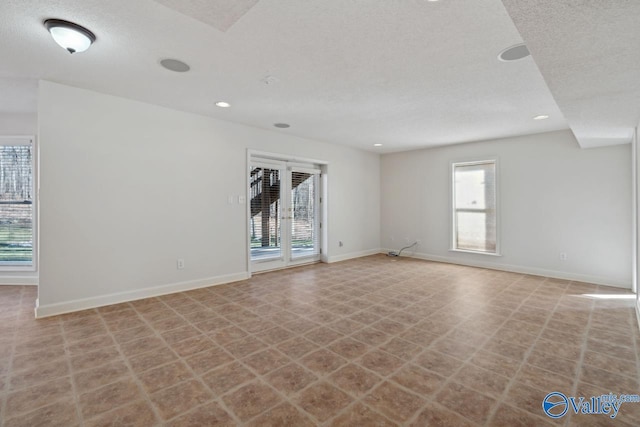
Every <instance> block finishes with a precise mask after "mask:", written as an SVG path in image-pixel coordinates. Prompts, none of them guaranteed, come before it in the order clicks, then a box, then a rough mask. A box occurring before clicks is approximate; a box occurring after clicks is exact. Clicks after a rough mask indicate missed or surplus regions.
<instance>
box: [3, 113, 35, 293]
mask: <svg viewBox="0 0 640 427" xmlns="http://www.w3.org/2000/svg"><path fill="white" fill-rule="evenodd" d="M37 131H38V119H37V115H36V113H32V114H28V113H0V136H18V135H35V134H36V133H37ZM37 283H38V272H37V271H0V285H35V284H37Z"/></svg>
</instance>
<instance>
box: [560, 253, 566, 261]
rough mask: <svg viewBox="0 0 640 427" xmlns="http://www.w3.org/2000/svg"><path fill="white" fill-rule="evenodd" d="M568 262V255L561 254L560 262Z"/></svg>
mask: <svg viewBox="0 0 640 427" xmlns="http://www.w3.org/2000/svg"><path fill="white" fill-rule="evenodd" d="M566 260H567V253H566V252H560V261H566Z"/></svg>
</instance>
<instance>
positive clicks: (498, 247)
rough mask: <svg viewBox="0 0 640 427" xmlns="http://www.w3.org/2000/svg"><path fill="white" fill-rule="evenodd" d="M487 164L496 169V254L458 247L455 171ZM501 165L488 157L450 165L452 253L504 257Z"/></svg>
mask: <svg viewBox="0 0 640 427" xmlns="http://www.w3.org/2000/svg"><path fill="white" fill-rule="evenodd" d="M486 163H493V164H494V168H495V177H494V178H495V194H496V207H495V214H496V250H495V252H484V251H474V250H470V249H458V248H457V247H456V230H457V223H456V193H455V192H456V182H455V181H456V177H455V170H456V167H457V166H473V165H482V164H486ZM499 165H500V163H499V161H498V157H495V156H494V157H486V158H483V159H481V160H466V161H452V162H451V163H450V168H449V177H450V181H449V182H450V186H451V188H450V191H449V197H450V203H449V218H450V227H449V230H450V246H449V250H450V251H451V252H462V253H469V254H479V255H488V256H502V250H501V245H500V240H501V239H500V237H501V234H502V233H501V226H500V199H501V197H500V167H499Z"/></svg>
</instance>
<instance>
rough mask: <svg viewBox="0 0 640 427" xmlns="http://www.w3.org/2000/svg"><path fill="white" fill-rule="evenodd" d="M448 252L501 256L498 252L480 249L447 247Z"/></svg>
mask: <svg viewBox="0 0 640 427" xmlns="http://www.w3.org/2000/svg"><path fill="white" fill-rule="evenodd" d="M449 252H460V253H463V254H475V255H489V256H496V257H501V256H502V254H501V253H500V252H496V253H491V252H480V251H467V250H465V249H449Z"/></svg>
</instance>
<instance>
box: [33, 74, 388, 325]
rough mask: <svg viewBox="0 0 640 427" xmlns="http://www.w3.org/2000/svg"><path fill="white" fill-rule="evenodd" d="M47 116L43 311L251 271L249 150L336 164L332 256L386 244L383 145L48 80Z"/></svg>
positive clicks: (43, 95) (42, 104)
mask: <svg viewBox="0 0 640 427" xmlns="http://www.w3.org/2000/svg"><path fill="white" fill-rule="evenodd" d="M38 121H39V142H40V165H41V166H40V182H41V187H40V242H41V245H40V289H39V308H38V315H39V316H42V315H48V314H54V313H59V312H64V311H69V310H74V309H79V308H84V307H89V306H95V305H99V304H107V303H112V302H116V301H122V300H127V299H133V298H140V297H144V296H148V295H151V294H158V293H162V292H169V291H175V290H180V289H183V288H189V287H194V286H201V285H207V284H212V283H217V282H224V281H231V280H237V279H242V278H244V277H246V275H247V234H246V223H247V222H246V213H245V209H246V205H240V204H237V203H234V204H228V202H227V197H228V195H234V196H237V195H244V194H246V193H245V192H246V185H247V177H246V171H247V169H246V168H247V166H246V159H247V154H246V153H247V149H253V150H260V151H269V152H274V153H282V154H286V155H293V156H300V157H305V158H314V159H320V160H325V161H327V162H329V166H328V168H329V169H328V170H329V174H328V175H329V190H328V192H329V203H328V209H329V213H328V216H329V218H328V227H329V242H328V243H329V245H328V248H325V250H327V251H328V253H329V257H330V259H339V258H341V257H348V256H352V255H357V254H361V253H367V252H368V251H377V250H378V248H379V247H380V228H379V225H380V218H379V211H380V190H379V183H380V175H379V174H380V157H379V155H378V154H374V153H368V152H363V151H357V150H354V149H350V148H346V147H342V146H337V145H332V144H326V143H321V142H316V141H311V140H307V139H302V138H297V137H293V136H288V135H286V134H285V133H278V132H270V131H265V130H260V129H256V128H251V127H247V126H242V125H237V124H232V123H228V122H222V121H218V120H215V119H212V118H208V117H203V116H198V115H194V114H189V113H183V112H179V111H174V110H170V109H166V108H161V107H157V106H153V105H148V104H144V103H140V102H136V101H131V100H126V99H122V98H117V97H113V96H108V95H104V94H99V93H95V92H90V91H86V90H81V89H76V88H71V87H68V86H63V85H59V84H55V83H50V82H46V81H42V82H40V87H39V100H38ZM338 240H342V241H343V242H344V243H345V245H344V247H341V248H340V247H338V245H337V242H338ZM177 258H183V259H184V260H185V269H184V270H177V269H176V259H177Z"/></svg>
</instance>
